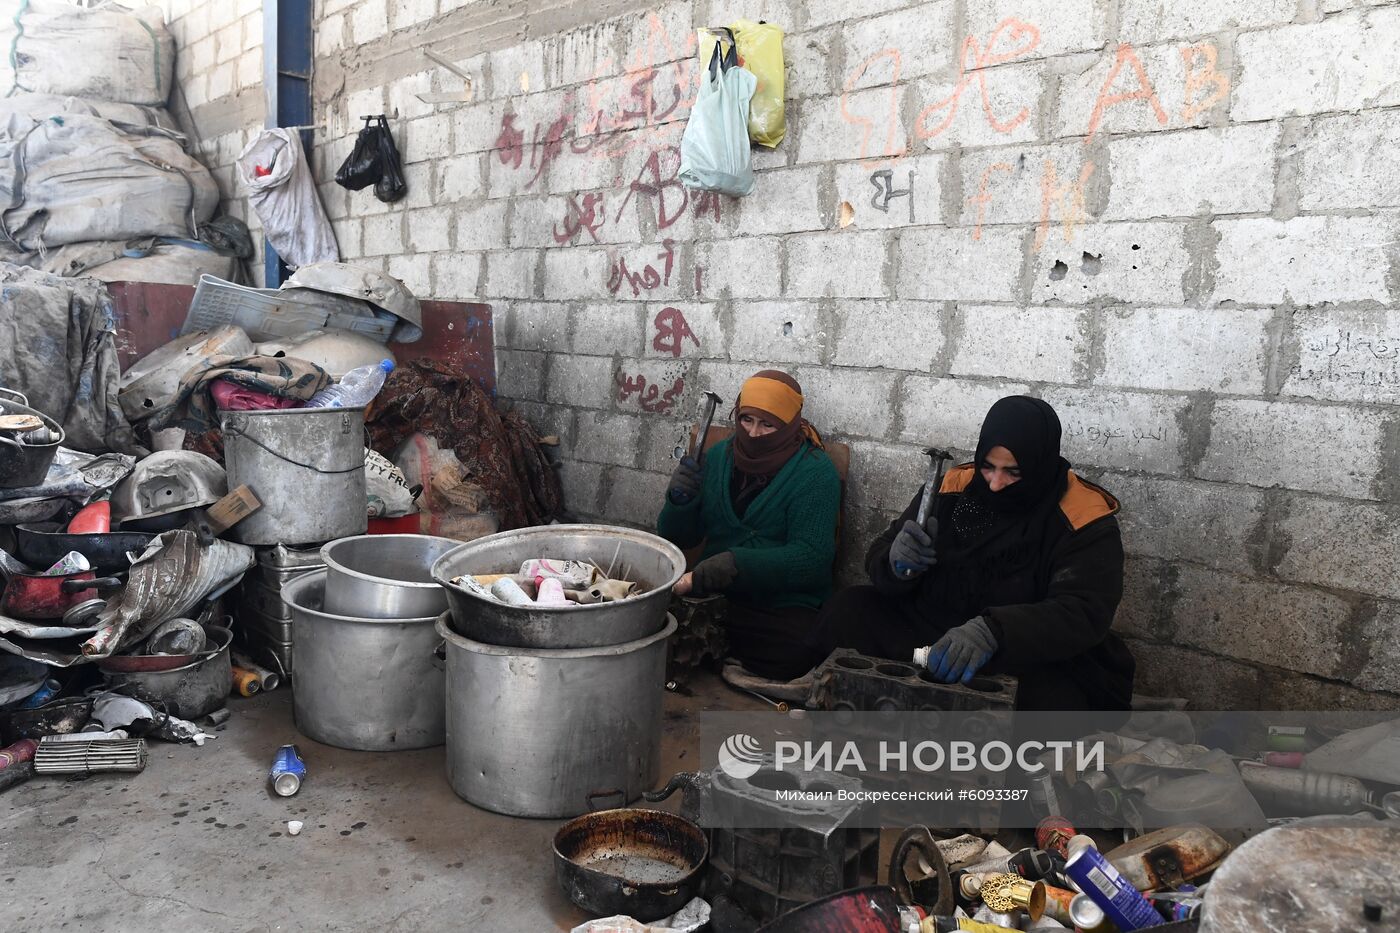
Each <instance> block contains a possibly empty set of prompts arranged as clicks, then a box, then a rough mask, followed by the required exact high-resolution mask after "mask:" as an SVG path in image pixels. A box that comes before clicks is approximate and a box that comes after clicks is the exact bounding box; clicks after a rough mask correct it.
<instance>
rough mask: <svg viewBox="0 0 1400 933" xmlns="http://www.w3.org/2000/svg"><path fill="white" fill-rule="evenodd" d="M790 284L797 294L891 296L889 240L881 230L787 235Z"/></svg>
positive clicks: (788, 289)
mask: <svg viewBox="0 0 1400 933" xmlns="http://www.w3.org/2000/svg"><path fill="white" fill-rule="evenodd" d="M785 243H786V246H787V287H786V289H785V290H784V294H786V295H788V296H789V297H795V298H820V297H822V296H835V297H837V298H887V297H889V294H890V289H889V286H888V285H887V284H886V282H887V281H888V280H889V272H888V266H889V244H888V238H887V235H886V234H885V233H883V232H880V231H870V232H858V231H855V230H851V229H849V228H848V229H845V230H834V231H831V232H829V233H808V234H803V235H801V236H790V237H787V238H786V241H785Z"/></svg>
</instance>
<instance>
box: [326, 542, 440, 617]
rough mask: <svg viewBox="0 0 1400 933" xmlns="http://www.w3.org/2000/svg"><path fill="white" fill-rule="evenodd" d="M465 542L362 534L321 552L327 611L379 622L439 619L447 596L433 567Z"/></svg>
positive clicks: (332, 544)
mask: <svg viewBox="0 0 1400 933" xmlns="http://www.w3.org/2000/svg"><path fill="white" fill-rule="evenodd" d="M461 544H462V542H461V541H457V540H454V539H452V538H436V537H433V536H432V535H357V536H355V537H353V538H341V539H340V540H338V541H332V542H330V543H329V544H327V545H325V546H323V547H322V548H321V559H322V560H323V561H325V563H326V602H325V610H326V612H330V613H334V614H336V615H360V616H369V617H371V618H375V619H407V618H417V617H421V616H436V615H438V614H439V613H441V612H442V611H443V610H444V609H446V608H447V594H446V593H445V592H443V589H442V587H440V586H438V585H437V583H436V582H435V581H434V580H433V577H432V574H431V573H430V572H429V571H430V570H431V569H432V566H433V562H434V561H435V560H437V559H438V558H439V557H441V556H442V555H444V554H446V553H447V552H448V551H452V550H455V549H456V548H458V547H460V546H461Z"/></svg>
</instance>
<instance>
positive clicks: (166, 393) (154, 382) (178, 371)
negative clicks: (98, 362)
mask: <svg viewBox="0 0 1400 933" xmlns="http://www.w3.org/2000/svg"><path fill="white" fill-rule="evenodd" d="M252 352H253V341H251V340H249V339H248V335H247V334H246V333H244V332H243V329H242V328H240V327H233V326H225V327H220V328H218V329H216V330H209V331H203V330H202V331H196V332H195V333H193V334H185V335H184V336H183V337H176V338H175V339H174V340H172V341H170V342H169V343H167V344H165V345H164V346H162V347H157V348H156V349H154V350H152V351H151V352H150V353H147V354H146V355H145V356H143V357H142V358H141V359H139V360H137V361H136V362H135V363H134V364H133V365H132V366H131V368H130V369H128V370H127V371H126V372H124V373H122V376H121V382H120V383H119V389H118V392H117V400H118V401H119V402H120V403H121V406H122V411H124V412H125V413H126V416H127V417H128V418H129V419H131V420H136V419H138V418H141V417H144V416H145V415H149V414H154V413H155V410H156V409H157V408H159V407H160V406H161V405H163V404H165V403H166V402H167V401H169V400H170V398H171V396H173V395H174V394H175V390H176V389H178V388H179V387H180V377H181V376H183V375H184V374H185V373H187V372H189V371H190V369H191V368H192V367H193V366H195V365H197V364H201V363H204V362H207V361H208V360H210V359H211V358H213V357H215V356H249V355H251V354H252Z"/></svg>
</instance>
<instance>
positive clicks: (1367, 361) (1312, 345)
mask: <svg viewBox="0 0 1400 933" xmlns="http://www.w3.org/2000/svg"><path fill="white" fill-rule="evenodd" d="M1286 345H1287V346H1289V347H1290V348H1291V349H1290V350H1289V351H1288V352H1289V354H1290V355H1295V356H1296V362H1293V364H1292V366H1291V367H1290V368H1289V370H1288V371H1287V372H1286V373H1285V375H1284V377H1283V384H1282V386H1280V388H1279V393H1280V394H1281V395H1291V396H1302V397H1306V398H1315V399H1322V400H1326V401H1336V402H1379V403H1382V404H1395V403H1396V402H1397V401H1400V311H1389V310H1366V311H1335V310H1331V309H1328V310H1325V311H1299V312H1297V313H1296V314H1294V315H1293V329H1292V333H1291V334H1290V335H1289V337H1288V338H1287V340H1286Z"/></svg>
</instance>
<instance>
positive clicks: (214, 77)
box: [209, 62, 238, 100]
mask: <svg viewBox="0 0 1400 933" xmlns="http://www.w3.org/2000/svg"><path fill="white" fill-rule="evenodd" d="M237 77H238V66H237V65H236V64H235V63H234V62H224V63H223V64H222V65H215V66H214V68H213V70H211V71H210V72H209V99H210V100H219V99H220V98H223V97H227V96H229V95H230V94H232V93H233V89H234V84H235V81H236V80H237Z"/></svg>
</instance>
